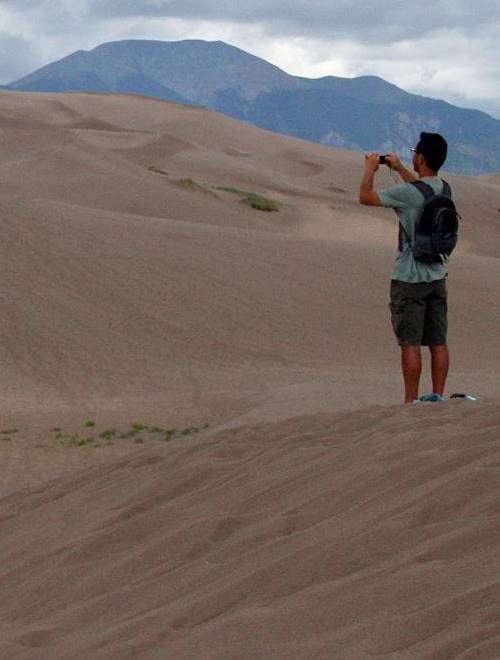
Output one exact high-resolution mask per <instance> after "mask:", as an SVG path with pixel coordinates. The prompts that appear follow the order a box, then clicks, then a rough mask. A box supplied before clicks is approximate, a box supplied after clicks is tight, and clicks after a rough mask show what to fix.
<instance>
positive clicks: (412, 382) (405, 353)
mask: <svg viewBox="0 0 500 660" xmlns="http://www.w3.org/2000/svg"><path fill="white" fill-rule="evenodd" d="M401 368H402V370H403V379H404V383H405V403H412V402H413V401H415V399H418V384H419V382H420V374H421V373H422V354H421V352H420V346H401Z"/></svg>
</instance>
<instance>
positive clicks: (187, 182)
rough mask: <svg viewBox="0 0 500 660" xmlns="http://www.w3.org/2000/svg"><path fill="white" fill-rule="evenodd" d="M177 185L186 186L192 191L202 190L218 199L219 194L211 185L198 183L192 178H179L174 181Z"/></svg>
mask: <svg viewBox="0 0 500 660" xmlns="http://www.w3.org/2000/svg"><path fill="white" fill-rule="evenodd" d="M176 183H177V184H178V185H179V186H182V187H183V188H187V189H188V190H193V191H194V192H202V193H204V194H205V195H210V196H211V197H215V198H216V199H219V195H217V193H216V192H214V190H213V189H212V186H207V185H206V184H204V183H198V181H193V179H179V180H178V181H176Z"/></svg>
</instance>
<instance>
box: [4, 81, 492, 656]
mask: <svg viewBox="0 0 500 660" xmlns="http://www.w3.org/2000/svg"><path fill="white" fill-rule="evenodd" d="M0 139H1V141H2V149H1V150H0V222H1V226H2V236H3V240H2V243H1V247H0V250H1V260H0V263H1V268H2V278H1V284H0V311H1V315H0V319H1V321H0V323H1V326H0V327H1V342H0V363H1V365H2V369H1V371H0V385H1V388H2V397H1V399H0V418H1V420H2V421H1V428H0V457H1V458H2V465H3V468H2V478H1V480H0V495H1V496H2V498H3V499H1V500H0V516H1V517H2V525H1V526H0V538H1V541H0V553H1V557H2V560H3V561H2V567H3V568H2V572H1V573H0V576H1V577H0V584H1V585H2V595H3V598H2V602H1V604H0V608H1V612H2V616H1V621H0V631H1V633H2V634H1V640H2V642H1V644H2V645H3V646H0V649H1V651H0V657H2V658H3V657H5V658H9V660H10V659H11V658H12V659H15V658H37V659H38V658H40V659H42V658H43V659H45V658H50V659H51V660H52V658H54V659H56V658H68V657H85V658H120V660H122V659H126V658H131V659H132V658H134V659H135V658H141V659H142V658H164V657H166V654H168V655H169V657H174V658H176V660H177V659H180V660H182V658H214V659H215V658H228V659H229V658H233V657H242V658H259V659H260V658H266V659H267V658H273V659H274V658H276V659H278V658H279V659H280V660H281V659H283V660H289V659H290V658H308V659H312V658H325V660H326V659H327V658H328V660H331V658H333V657H334V658H339V659H340V660H344V659H350V658H355V659H356V660H359V659H363V658H369V657H374V656H375V657H377V656H378V657H384V658H394V659H396V658H397V659H398V660H399V659H400V658H402V659H405V658H428V659H429V660H430V659H431V658H432V659H434V660H436V659H440V658H443V659H444V658H463V659H465V658H471V659H472V658H481V659H493V658H498V657H499V656H500V650H499V644H500V637H499V635H500V629H499V625H498V621H499V617H498V612H499V602H498V601H499V592H498V574H499V568H500V566H499V562H498V559H497V555H498V538H497V536H498V535H497V532H496V527H495V525H496V522H495V520H496V518H497V517H498V502H499V500H498V485H499V481H498V451H499V447H498V442H497V440H498V428H499V424H500V418H499V413H498V411H499V406H500V403H499V402H500V384H499V379H498V366H499V364H500V342H499V341H498V327H499V323H500V311H499V309H500V308H499V306H498V304H497V301H498V297H499V292H500V276H499V268H498V263H499V262H498V259H499V256H500V232H499V217H500V216H499V215H498V210H497V209H498V207H499V206H500V203H499V198H498V181H497V180H496V178H495V177H479V178H477V177H476V178H475V177H471V178H467V177H457V176H452V175H450V176H448V175H446V178H447V179H448V180H450V182H451V183H452V184H453V186H454V188H455V190H456V194H457V198H458V203H459V208H460V210H461V213H462V215H463V217H464V221H463V226H462V232H461V239H460V246H459V248H458V250H457V254H456V256H455V257H454V259H453V262H452V264H451V266H450V278H449V291H450V308H451V309H450V348H451V352H452V371H451V374H450V379H449V390H450V392H451V391H453V390H455V391H463V390H466V391H472V392H474V393H475V394H477V395H478V396H479V399H480V400H479V402H477V403H474V404H472V405H467V404H465V403H464V404H462V403H453V402H450V403H447V404H445V405H444V406H442V407H441V408H439V409H435V408H434V407H432V406H431V407H428V406H424V407H423V408H419V407H417V406H415V407H412V408H411V409H408V408H404V407H402V406H400V405H397V404H399V402H400V400H401V383H400V374H399V355H398V351H397V347H396V346H395V342H394V340H393V337H392V335H391V330H390V327H389V321H388V313H387V290H388V278H389V274H390V270H391V264H392V259H393V255H394V250H395V245H396V236H397V228H396V223H395V218H394V215H393V214H392V213H391V212H390V211H387V210H384V209H370V208H363V207H361V206H359V204H358V203H357V191H358V186H359V180H360V176H361V169H362V155H360V154H357V153H354V152H350V151H342V150H332V149H328V148H326V147H322V146H321V145H317V144H310V143H307V142H303V141H300V140H295V139H291V138H287V137H284V136H278V135H273V134H270V133H266V132H265V131H261V130H258V129H255V128H253V127H251V126H248V125H245V124H242V123H239V122H236V121H235V120H233V119H229V118H226V117H223V116H220V115H217V114H216V113H214V112H211V111H209V110H206V109H202V108H192V107H188V106H182V105H175V104H168V103H162V102H159V101H154V100H150V99H146V98H141V97H133V96H119V95H117V96H114V95H99V94H65V95H50V94H20V93H12V92H0ZM392 183H394V181H393V179H392V178H391V177H390V176H389V174H388V173H387V172H386V171H382V172H380V174H379V175H378V179H377V185H378V186H380V187H382V186H389V185H392ZM222 189H224V190H222ZM237 191H246V192H252V193H257V194H259V195H261V196H264V197H268V198H270V199H271V200H273V201H274V202H276V203H277V204H278V207H279V210H278V212H271V213H265V212H262V211H258V210H256V209H254V208H252V207H251V206H250V205H249V204H247V203H244V202H243V201H242V198H241V194H239V193H238V192H237ZM422 386H423V388H424V389H427V388H428V378H427V376H426V377H425V379H424V382H423V384H422ZM90 421H92V422H93V425H91V426H88V425H86V423H87V422H90ZM134 422H135V423H136V424H137V423H138V422H140V423H141V425H142V427H144V428H143V429H142V430H141V431H140V432H138V433H135V434H131V433H128V431H130V428H131V425H132V424H133V423H134ZM207 425H208V427H207ZM142 427H141V428H142ZM155 427H156V428H158V429H159V428H162V429H169V428H171V429H173V428H177V429H179V431H178V432H177V433H176V434H174V438H173V439H170V442H169V443H167V444H165V443H164V439H165V436H164V435H163V436H162V435H161V433H160V434H159V431H154V430H153V429H154V428H155ZM193 427H196V428H197V429H199V430H198V431H197V432H196V433H195V432H194V431H193ZM182 429H185V430H186V434H185V435H181V431H182ZM111 431H112V433H111ZM121 435H126V436H127V437H125V438H122V437H120V436H121ZM166 437H170V436H168V435H167V436H166ZM54 480H55V481H54Z"/></svg>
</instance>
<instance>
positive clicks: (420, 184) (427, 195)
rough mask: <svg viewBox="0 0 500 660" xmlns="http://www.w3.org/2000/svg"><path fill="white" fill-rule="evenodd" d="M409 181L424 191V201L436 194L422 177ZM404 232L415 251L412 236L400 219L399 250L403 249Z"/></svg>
mask: <svg viewBox="0 0 500 660" xmlns="http://www.w3.org/2000/svg"><path fill="white" fill-rule="evenodd" d="M409 183H411V185H412V186H415V188H416V189H417V190H419V191H420V192H421V193H422V195H423V196H424V203H425V201H426V200H427V199H429V198H430V197H432V196H433V195H434V189H433V188H432V187H431V186H430V185H429V184H428V183H425V181H421V180H420V179H416V180H415V181H409ZM443 183H444V182H443ZM448 187H449V186H448ZM403 234H404V235H405V238H406V240H407V241H408V245H409V246H410V249H411V251H412V252H413V246H412V244H411V240H410V237H409V236H408V232H407V231H406V229H405V228H404V227H403V225H402V224H401V221H400V222H399V235H398V250H399V252H402V251H403Z"/></svg>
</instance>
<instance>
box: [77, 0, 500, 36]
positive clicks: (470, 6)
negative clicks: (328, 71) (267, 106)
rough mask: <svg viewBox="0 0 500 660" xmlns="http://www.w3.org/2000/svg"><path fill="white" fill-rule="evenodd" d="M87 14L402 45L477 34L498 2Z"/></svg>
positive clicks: (167, 5) (284, 4)
mask: <svg viewBox="0 0 500 660" xmlns="http://www.w3.org/2000/svg"><path fill="white" fill-rule="evenodd" d="M88 12H89V15H91V16H95V17H99V18H116V17H124V16H130V17H139V16H149V17H165V18H180V19H187V20H205V21H232V22H235V23H239V24H245V23H254V24H255V23H258V24H261V25H271V24H272V28H273V31H274V32H275V33H276V34H279V35H283V34H288V35H304V34H307V35H310V36H312V35H316V36H317V37H319V38H343V39H350V38H355V39H359V38H360V36H362V37H363V38H365V39H368V40H370V41H378V40H380V39H391V40H401V39H408V38H416V37H421V36H423V35H425V34H429V33H430V32H432V31H433V30H435V29H439V28H442V27H445V28H446V29H451V30H453V29H457V28H458V29H467V30H468V31H469V32H470V31H471V30H477V29H481V28H482V27H487V26H489V25H491V22H492V20H494V17H495V16H496V17H497V18H500V7H499V5H498V1H497V0H476V1H475V2H473V3H472V2H470V0H436V1H435V2H432V3H425V4H423V3H420V4H419V3H408V2H406V1H405V2H402V1H401V0H385V1H384V2H354V3H353V2H352V0H336V1H335V2H332V1H331V0H295V1H293V2H290V1H287V0H272V1H269V0H245V2H244V3H236V2H234V0H140V1H132V0H107V1H106V2H100V1H99V0H93V1H92V2H90V4H89V5H88Z"/></svg>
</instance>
